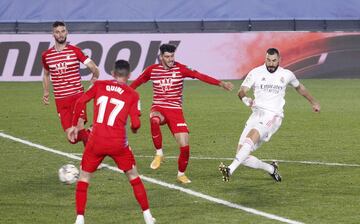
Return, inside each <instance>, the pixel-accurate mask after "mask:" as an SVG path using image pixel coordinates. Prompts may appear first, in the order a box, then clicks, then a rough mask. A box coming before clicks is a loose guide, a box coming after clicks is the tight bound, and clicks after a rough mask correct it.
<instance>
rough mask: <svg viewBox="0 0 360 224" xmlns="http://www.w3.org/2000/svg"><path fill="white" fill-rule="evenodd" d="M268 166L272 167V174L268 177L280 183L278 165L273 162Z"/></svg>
mask: <svg viewBox="0 0 360 224" xmlns="http://www.w3.org/2000/svg"><path fill="white" fill-rule="evenodd" d="M270 165H272V166H273V167H274V173H273V174H270V176H271V177H272V178H273V179H274V180H275V181H276V182H281V175H280V173H279V165H278V163H277V162H275V161H273V162H272V163H271V164H270Z"/></svg>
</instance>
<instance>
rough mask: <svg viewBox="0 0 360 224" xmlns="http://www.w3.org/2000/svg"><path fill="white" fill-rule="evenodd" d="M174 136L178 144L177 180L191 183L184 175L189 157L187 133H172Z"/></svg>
mask: <svg viewBox="0 0 360 224" xmlns="http://www.w3.org/2000/svg"><path fill="white" fill-rule="evenodd" d="M174 136H175V139H176V142H177V143H178V145H179V146H180V155H179V158H178V175H177V181H178V182H180V183H182V184H189V183H191V180H190V179H189V178H188V177H187V176H186V175H185V171H186V168H187V165H188V163H189V158H190V146H189V133H187V132H181V133H176V134H174Z"/></svg>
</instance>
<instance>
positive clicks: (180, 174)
mask: <svg viewBox="0 0 360 224" xmlns="http://www.w3.org/2000/svg"><path fill="white" fill-rule="evenodd" d="M183 175H185V173H184V172H180V171H178V175H177V176H178V177H180V176H183Z"/></svg>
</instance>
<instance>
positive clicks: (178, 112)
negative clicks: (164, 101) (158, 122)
mask: <svg viewBox="0 0 360 224" xmlns="http://www.w3.org/2000/svg"><path fill="white" fill-rule="evenodd" d="M155 111H157V112H160V113H161V114H162V115H163V116H164V118H165V120H164V122H163V123H162V125H163V124H167V125H168V127H169V129H170V131H171V133H172V134H176V133H181V132H186V133H189V129H188V127H187V124H186V122H185V118H184V114H183V111H182V109H168V108H162V107H158V106H154V107H152V108H151V112H155Z"/></svg>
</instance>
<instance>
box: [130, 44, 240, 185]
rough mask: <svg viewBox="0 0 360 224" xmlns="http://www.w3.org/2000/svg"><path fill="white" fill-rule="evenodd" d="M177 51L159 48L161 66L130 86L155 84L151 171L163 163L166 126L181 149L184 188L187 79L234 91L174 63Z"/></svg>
mask: <svg viewBox="0 0 360 224" xmlns="http://www.w3.org/2000/svg"><path fill="white" fill-rule="evenodd" d="M175 50H176V47H175V46H174V45H171V44H163V45H161V46H160V61H161V63H160V64H154V65H150V66H149V67H147V68H146V69H145V70H144V71H143V73H142V74H141V75H140V76H139V77H138V78H137V79H136V80H135V81H134V82H133V83H131V85H130V86H131V87H132V88H134V89H136V88H137V87H139V86H140V85H141V84H143V83H145V82H147V81H149V80H151V81H152V83H153V103H152V107H151V113H150V124H151V135H152V139H153V143H154V146H155V149H156V155H155V157H154V160H153V161H152V163H151V164H150V167H151V168H152V169H158V168H159V167H160V164H161V163H162V161H163V160H164V155H163V150H162V135H161V130H160V125H164V124H167V125H168V127H169V128H170V131H171V132H172V134H173V135H174V137H175V139H176V142H177V143H178V145H179V147H180V155H179V159H178V175H177V181H178V182H180V183H182V184H188V183H191V181H190V180H189V178H188V177H187V176H186V175H185V170H186V167H187V164H188V161H189V157H190V147H189V130H188V128H187V124H186V122H185V119H184V116H183V111H182V95H183V83H184V79H185V78H187V77H189V78H196V79H199V80H201V81H203V82H206V83H209V84H212V85H217V86H220V87H222V88H224V89H226V90H232V88H233V85H232V83H230V82H223V81H219V80H217V79H214V78H212V77H210V76H208V75H205V74H201V73H200V72H197V71H195V70H191V69H189V68H188V67H187V66H185V65H183V64H180V63H179V62H176V61H175Z"/></svg>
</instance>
